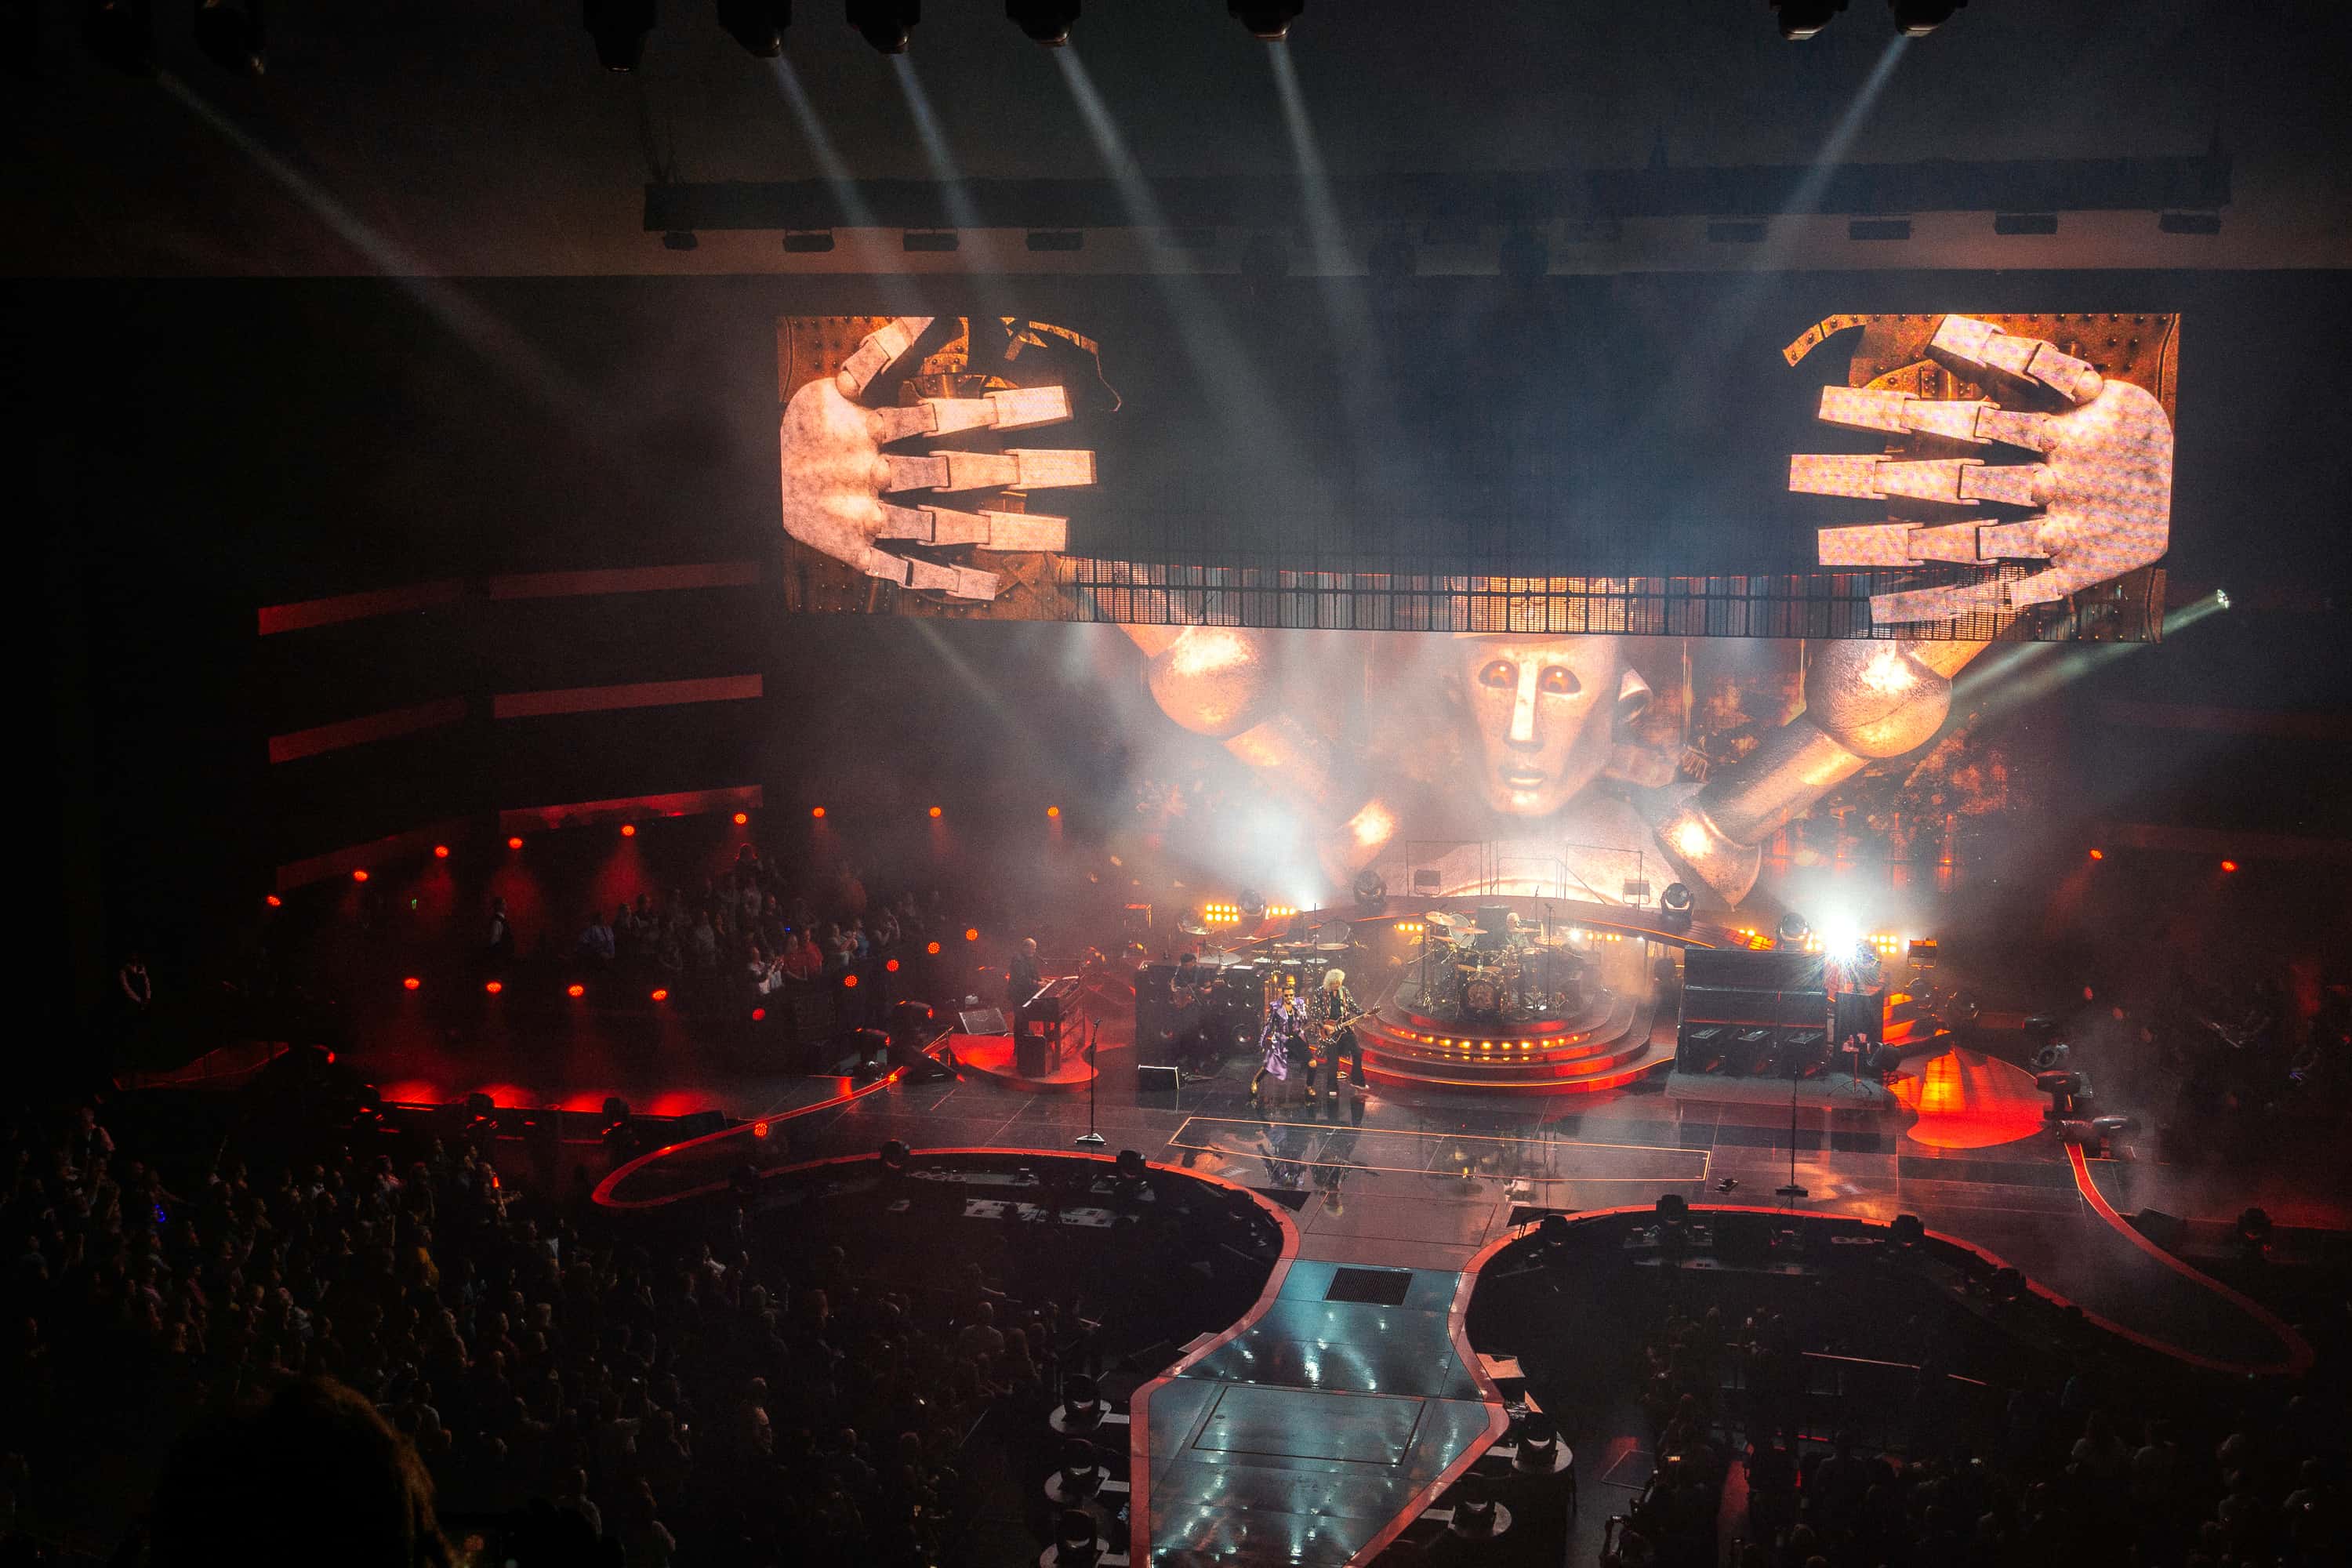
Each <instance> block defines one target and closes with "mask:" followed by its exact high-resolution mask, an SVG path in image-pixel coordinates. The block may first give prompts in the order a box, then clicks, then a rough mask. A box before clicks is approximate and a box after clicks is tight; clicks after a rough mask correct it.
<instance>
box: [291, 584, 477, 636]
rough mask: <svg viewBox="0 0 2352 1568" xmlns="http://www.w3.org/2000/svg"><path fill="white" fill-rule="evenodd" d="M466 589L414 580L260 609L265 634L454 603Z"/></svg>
mask: <svg viewBox="0 0 2352 1568" xmlns="http://www.w3.org/2000/svg"><path fill="white" fill-rule="evenodd" d="M464 592H465V585H464V584H461V583H456V582H448V583H411V584H408V585H406V586H405V587H400V588H374V589H371V590H369V591H368V592H366V593H364V594H339V595H335V596H334V597H332V598H328V599H300V600H297V601H296V602H295V603H293V604H290V605H262V606H261V608H260V610H259V611H258V612H257V618H258V620H259V623H260V625H259V631H260V634H261V635H262V636H263V637H275V636H277V635H278V633H279V632H299V631H303V630H306V629H308V628H310V627H311V626H333V625H335V624H336V623H337V622H339V621H363V620H367V619H369V618H370V617H372V616H396V615H400V614H403V613H404V612H406V611H409V610H428V609H431V608H433V607H434V606H435V605H454V604H456V603H457V600H458V598H459V596H460V595H462V594H463V593H464Z"/></svg>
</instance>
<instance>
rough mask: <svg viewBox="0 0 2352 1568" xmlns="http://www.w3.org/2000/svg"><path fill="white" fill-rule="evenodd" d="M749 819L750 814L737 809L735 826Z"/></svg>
mask: <svg viewBox="0 0 2352 1568" xmlns="http://www.w3.org/2000/svg"><path fill="white" fill-rule="evenodd" d="M749 821H751V816H750V815H749V814H748V813H746V812H740V811H739V812H737V813H736V814H735V826H738V827H740V826H743V825H744V824H745V823H747V822H749Z"/></svg>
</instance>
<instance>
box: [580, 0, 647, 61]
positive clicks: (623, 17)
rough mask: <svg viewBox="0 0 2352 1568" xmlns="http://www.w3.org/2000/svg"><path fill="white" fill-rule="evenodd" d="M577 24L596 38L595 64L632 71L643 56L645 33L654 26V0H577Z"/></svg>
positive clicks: (644, 52)
mask: <svg viewBox="0 0 2352 1568" xmlns="http://www.w3.org/2000/svg"><path fill="white" fill-rule="evenodd" d="M580 25H581V26H583V27H585V28H587V29H588V36H589V37H592V38H593V39H595V40H596V63H597V64H598V65H600V66H603V67H604V68H605V69H606V70H608V71H633V70H635V69H636V68H637V66H638V64H639V62H641V61H642V60H644V58H646V35H647V34H648V33H651V32H652V31H653V30H654V0H581V3H580Z"/></svg>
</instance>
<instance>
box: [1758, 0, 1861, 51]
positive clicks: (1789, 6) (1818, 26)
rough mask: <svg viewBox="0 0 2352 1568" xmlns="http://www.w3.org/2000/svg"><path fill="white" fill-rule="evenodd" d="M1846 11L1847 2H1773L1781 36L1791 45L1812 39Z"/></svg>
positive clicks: (1838, 0)
mask: <svg viewBox="0 0 2352 1568" xmlns="http://www.w3.org/2000/svg"><path fill="white" fill-rule="evenodd" d="M1844 9H1845V0H1772V10H1773V14H1774V16H1775V17H1776V18H1777V19H1778V20H1779V22H1780V36H1781V37H1784V38H1787V39H1789V40H1790V42H1791V43H1794V42H1798V41H1800V40H1801V39H1805V38H1810V37H1812V36H1813V35H1814V34H1815V33H1818V32H1820V31H1821V30H1822V28H1823V27H1826V26H1829V25H1830V22H1831V20H1832V18H1833V17H1835V16H1837V14H1838V13H1839V12H1841V11H1843V10H1844Z"/></svg>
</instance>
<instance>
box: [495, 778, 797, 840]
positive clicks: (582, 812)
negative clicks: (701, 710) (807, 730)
mask: <svg viewBox="0 0 2352 1568" xmlns="http://www.w3.org/2000/svg"><path fill="white" fill-rule="evenodd" d="M763 794H764V792H763V791H762V789H761V786H760V785H758V784H729V785H726V786H724V787H722V788H719V789H689V790H678V791H676V792H674V793H672V794H669V795H623V796H622V797H620V798H619V799H617V800H583V801H574V802H572V804H571V805H527V806H512V807H509V808H508V809H506V810H503V811H501V812H499V832H501V833H504V834H506V835H508V836H509V837H512V836H513V835H515V834H518V833H525V832H530V833H540V832H548V831H551V830H553V829H555V828H559V827H583V826H592V825H593V824H595V823H600V822H613V821H618V820H621V819H623V818H626V817H632V816H634V817H639V818H643V817H647V816H698V815H699V814H700V813H703V812H706V811H722V812H728V813H733V812H738V811H743V812H751V811H757V810H758V809H759V808H760V802H761V796H762V795H763Z"/></svg>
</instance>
